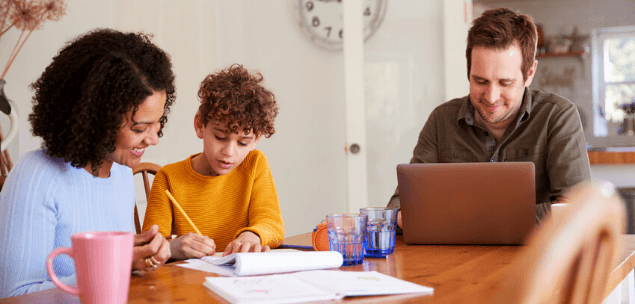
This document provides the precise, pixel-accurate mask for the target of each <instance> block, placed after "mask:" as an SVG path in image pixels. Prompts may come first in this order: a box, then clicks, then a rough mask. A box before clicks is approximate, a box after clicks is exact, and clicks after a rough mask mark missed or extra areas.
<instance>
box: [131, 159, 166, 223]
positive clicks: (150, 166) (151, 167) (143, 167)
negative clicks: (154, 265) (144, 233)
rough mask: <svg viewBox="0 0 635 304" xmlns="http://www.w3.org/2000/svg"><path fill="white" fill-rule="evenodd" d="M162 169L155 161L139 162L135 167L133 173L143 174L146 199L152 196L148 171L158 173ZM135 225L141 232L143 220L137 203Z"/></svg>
mask: <svg viewBox="0 0 635 304" xmlns="http://www.w3.org/2000/svg"><path fill="white" fill-rule="evenodd" d="M160 169H161V166H159V165H157V164H154V163H139V164H138V165H137V166H136V167H134V169H132V174H133V175H136V174H137V173H141V175H142V176H143V187H144V189H145V191H146V200H147V199H148V197H150V180H149V179H148V173H149V174H152V175H156V174H157V172H159V170H160ZM134 226H135V229H136V230H137V234H139V233H141V221H140V220H139V211H138V210H137V204H136V203H135V205H134Z"/></svg>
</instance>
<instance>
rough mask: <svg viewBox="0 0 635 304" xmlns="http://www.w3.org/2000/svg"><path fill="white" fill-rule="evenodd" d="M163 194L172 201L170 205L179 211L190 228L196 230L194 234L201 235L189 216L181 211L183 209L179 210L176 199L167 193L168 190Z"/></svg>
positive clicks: (179, 206)
mask: <svg viewBox="0 0 635 304" xmlns="http://www.w3.org/2000/svg"><path fill="white" fill-rule="evenodd" d="M165 194H167V195H168V197H169V198H170V200H171V201H172V204H173V205H174V206H176V208H177V209H179V211H181V213H182V214H183V216H184V217H185V219H186V220H187V222H188V223H190V225H192V228H194V230H196V233H198V234H200V235H203V234H202V233H201V232H200V231H199V230H198V228H196V225H194V223H193V222H192V220H191V219H190V217H189V216H187V214H185V211H183V208H181V205H179V203H177V202H176V199H174V197H173V196H172V194H170V191H168V189H165Z"/></svg>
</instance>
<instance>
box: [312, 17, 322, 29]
mask: <svg viewBox="0 0 635 304" xmlns="http://www.w3.org/2000/svg"><path fill="white" fill-rule="evenodd" d="M311 25H313V27H318V26H320V18H318V17H317V16H314V17H313V20H311Z"/></svg>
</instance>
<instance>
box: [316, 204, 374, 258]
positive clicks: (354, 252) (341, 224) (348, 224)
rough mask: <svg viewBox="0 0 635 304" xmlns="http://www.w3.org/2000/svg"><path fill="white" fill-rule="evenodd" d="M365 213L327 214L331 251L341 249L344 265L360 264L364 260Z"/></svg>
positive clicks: (366, 218) (366, 217)
mask: <svg viewBox="0 0 635 304" xmlns="http://www.w3.org/2000/svg"><path fill="white" fill-rule="evenodd" d="M367 220H368V216H366V215H365V214H355V213H345V214H329V215H327V216H326V228H327V230H328V234H329V247H330V249H331V251H339V252H340V253H341V254H342V257H343V258H344V264H343V265H344V266H349V265H359V264H361V263H363V262H364V240H365V239H366V222H367Z"/></svg>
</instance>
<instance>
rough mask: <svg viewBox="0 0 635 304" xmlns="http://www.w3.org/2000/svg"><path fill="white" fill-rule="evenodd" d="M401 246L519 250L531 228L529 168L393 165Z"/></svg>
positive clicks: (527, 165) (508, 165)
mask: <svg viewBox="0 0 635 304" xmlns="http://www.w3.org/2000/svg"><path fill="white" fill-rule="evenodd" d="M397 181H398V188H399V197H400V201H401V219H402V225H403V226H402V228H403V236H404V241H405V242H406V244H464V245H475V244H481V245H519V244H523V241H524V240H525V238H526V237H527V236H528V235H529V233H530V232H531V231H532V230H533V228H534V226H535V225H536V192H535V187H536V186H535V172H534V164H533V163H532V162H500V163H436V164H400V165H397Z"/></svg>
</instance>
